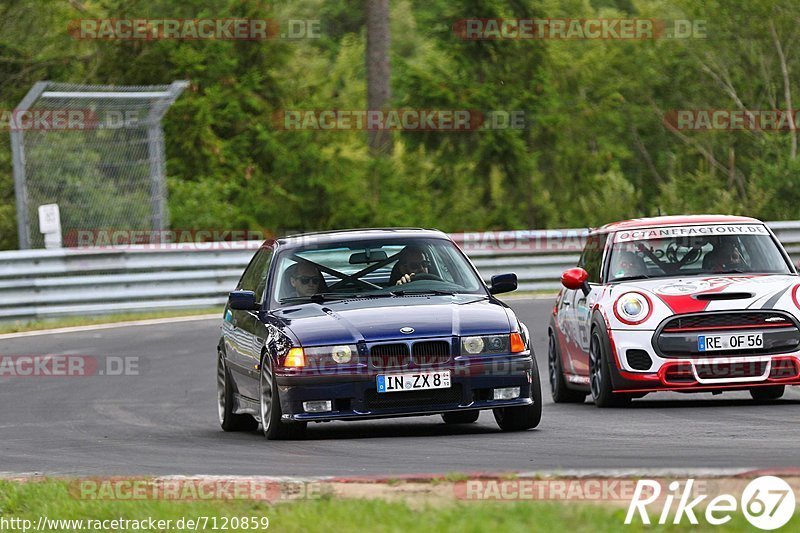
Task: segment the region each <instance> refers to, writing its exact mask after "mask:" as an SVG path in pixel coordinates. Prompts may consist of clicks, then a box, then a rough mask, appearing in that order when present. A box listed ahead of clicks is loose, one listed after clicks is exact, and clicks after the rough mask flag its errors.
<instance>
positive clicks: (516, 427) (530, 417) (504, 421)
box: [492, 357, 542, 431]
mask: <svg viewBox="0 0 800 533" xmlns="http://www.w3.org/2000/svg"><path fill="white" fill-rule="evenodd" d="M531 399H532V400H533V403H532V404H531V405H522V406H520V407H498V408H497V409H492V412H493V413H494V419H495V421H496V422H497V425H498V426H500V429H502V430H503V431H524V430H526V429H532V428H535V427H536V426H538V425H539V422H541V421H542V384H541V383H540V382H539V367H538V366H537V365H536V357H533V367H532V368H531Z"/></svg>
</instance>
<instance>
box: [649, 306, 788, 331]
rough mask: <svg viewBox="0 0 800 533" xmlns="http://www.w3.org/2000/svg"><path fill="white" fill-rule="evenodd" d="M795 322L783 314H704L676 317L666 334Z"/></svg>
mask: <svg viewBox="0 0 800 533" xmlns="http://www.w3.org/2000/svg"><path fill="white" fill-rule="evenodd" d="M794 326H795V324H794V321H793V320H792V319H791V318H789V317H788V316H786V315H784V314H783V313H777V312H773V311H769V312H764V311H760V312H741V313H703V314H696V315H682V316H677V317H674V318H673V319H672V320H670V321H669V322H667V323H666V324H664V328H663V331H664V332H665V333H673V332H677V331H690V330H697V329H702V330H714V329H747V328H754V329H760V328H764V327H767V328H770V327H794Z"/></svg>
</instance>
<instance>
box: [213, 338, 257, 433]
mask: <svg viewBox="0 0 800 533" xmlns="http://www.w3.org/2000/svg"><path fill="white" fill-rule="evenodd" d="M217 414H218V415H219V425H220V426H221V427H222V429H223V431H255V430H256V428H258V422H256V419H255V418H253V417H252V416H250V415H240V414H236V413H234V412H233V383H232V382H231V376H230V374H229V373H228V368H227V366H226V365H225V356H224V355H223V353H222V351H218V352H217Z"/></svg>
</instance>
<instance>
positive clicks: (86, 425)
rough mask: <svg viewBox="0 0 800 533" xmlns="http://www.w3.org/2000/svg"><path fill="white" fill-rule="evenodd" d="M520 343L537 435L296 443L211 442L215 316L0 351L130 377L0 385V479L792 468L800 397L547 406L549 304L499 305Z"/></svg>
mask: <svg viewBox="0 0 800 533" xmlns="http://www.w3.org/2000/svg"><path fill="white" fill-rule="evenodd" d="M509 303H510V304H511V305H512V306H513V307H514V308H515V309H516V310H517V312H518V314H519V315H520V316H521V317H522V319H523V320H524V321H525V322H526V323H527V324H528V327H529V328H530V331H531V334H532V336H533V339H534V348H535V350H536V354H537V359H538V362H539V368H540V372H541V374H542V385H543V393H544V398H545V405H544V414H543V418H542V423H541V425H540V426H539V428H538V429H536V430H532V431H527V432H522V433H502V432H500V431H499V430H498V428H497V425H496V424H495V421H494V418H493V417H492V414H491V413H490V412H484V413H482V415H481V418H480V419H479V421H478V422H477V423H476V424H472V425H469V426H462V427H452V426H445V425H444V423H442V421H441V418H440V417H438V416H431V417H419V418H405V419H395V420H383V421H365V422H333V423H326V424H312V425H310V426H309V431H308V436H307V437H306V439H305V440H301V441H293V442H292V441H289V442H270V441H267V440H266V439H264V437H263V436H262V435H261V434H260V433H255V432H254V433H244V434H235V433H223V432H222V430H221V429H220V428H219V424H218V422H217V413H216V397H215V394H216V392H215V371H216V368H215V352H214V347H215V343H216V340H217V338H218V332H219V330H218V327H219V321H218V320H207V319H206V320H194V321H190V322H183V323H177V324H161V325H150V326H133V327H119V328H111V329H101V330H94V331H83V332H74V333H68V334H58V335H53V334H51V335H39V336H30V337H21V338H14V339H4V340H0V355H31V354H68V355H88V356H99V357H106V356H112V357H138V358H139V366H140V368H139V375H135V376H108V375H103V376H92V377H20V376H13V377H8V376H5V377H2V378H0V401H1V402H2V404H1V405H2V418H0V428H2V429H0V447H2V453H0V472H5V473H33V472H39V473H44V474H79V475H101V474H102V475H112V474H154V475H156V474H157V475H166V474H186V475H192V474H212V475H213V474H218V475H223V474H228V475H245V474H253V475H276V476H283V475H291V476H327V475H333V476H350V475H356V476H357V475H399V474H419V473H445V472H477V471H511V470H514V471H522V472H531V471H541V470H548V471H551V470H572V469H598V470H605V471H607V470H611V469H623V470H624V469H635V468H650V469H652V468H664V469H674V470H686V469H695V468H700V469H705V468H726V469H731V468H770V467H787V466H795V465H797V464H800V445H798V442H800V439H798V436H799V435H800V424H798V423H799V422H800V389H798V388H795V389H789V390H788V391H787V394H786V395H785V396H784V398H783V399H782V400H779V401H776V402H772V403H769V404H755V403H754V402H753V401H752V400H750V397H749V395H748V394H747V393H727V394H723V395H719V396H714V397H712V396H711V395H710V394H703V395H681V394H673V393H662V394H660V395H650V396H648V397H646V398H644V399H642V400H638V401H635V402H634V403H633V406H632V407H631V408H628V409H623V410H618V409H608V410H599V409H597V408H595V407H594V406H593V405H591V403H589V402H587V403H586V404H584V405H558V406H557V405H554V404H553V403H552V400H550V391H549V385H548V384H547V377H546V368H547V365H546V358H547V354H546V350H547V343H546V324H547V318H548V312H549V311H550V309H551V308H552V301H551V300H549V299H538V300H521V299H514V300H509Z"/></svg>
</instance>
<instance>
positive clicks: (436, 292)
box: [390, 289, 456, 296]
mask: <svg viewBox="0 0 800 533" xmlns="http://www.w3.org/2000/svg"><path fill="white" fill-rule="evenodd" d="M390 294H392V295H393V296H410V295H412V294H413V295H417V294H432V295H434V296H453V295H455V294H456V293H455V291H443V290H441V289H420V290H416V291H409V290H406V289H399V290H396V291H392V292H391V293H390Z"/></svg>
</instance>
